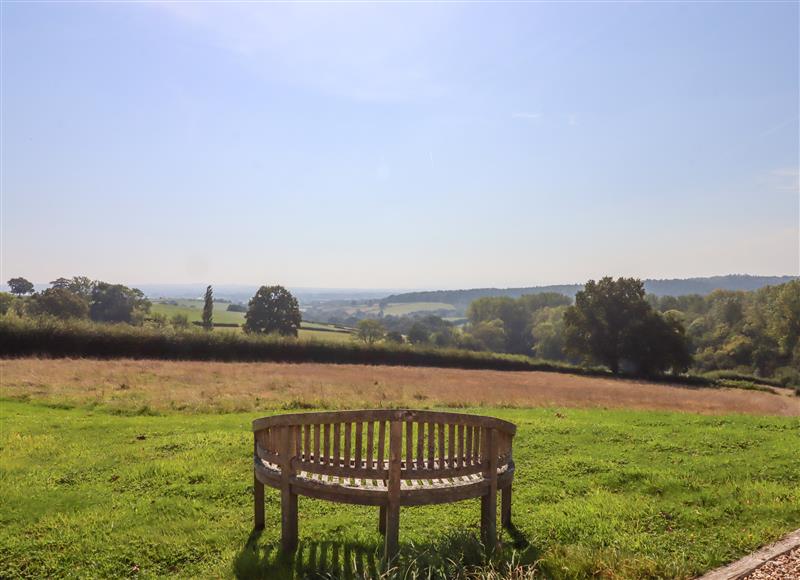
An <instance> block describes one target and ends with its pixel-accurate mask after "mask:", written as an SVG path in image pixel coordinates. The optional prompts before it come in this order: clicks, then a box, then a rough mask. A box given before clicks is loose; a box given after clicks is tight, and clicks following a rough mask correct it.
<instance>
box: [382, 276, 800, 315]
mask: <svg viewBox="0 0 800 580" xmlns="http://www.w3.org/2000/svg"><path fill="white" fill-rule="evenodd" d="M797 278H798V277H797V276H749V275H746V274H731V275H728V276H710V277H707V278H685V279H680V278H675V279H671V280H645V281H644V287H645V290H647V292H648V293H650V294H655V295H657V296H683V295H685V294H709V293H710V292H713V291H714V290H757V289H759V288H762V287H764V286H774V285H776V284H784V283H786V282H789V281H790V280H795V279H797ZM581 288H583V284H561V285H555V286H530V287H528V288H472V289H469V290H431V291H424V292H405V293H403V294H392V295H391V296H387V297H386V298H384V299H383V300H382V302H383V303H384V304H396V303H399V302H441V303H445V304H452V305H453V306H456V307H459V308H462V307H466V306H467V305H468V304H469V303H470V302H472V301H473V300H476V299H478V298H483V297H484V296H509V297H511V298H518V297H520V296H523V295H525V294H539V293H542V292H558V293H559V294H565V295H567V296H575V293H576V292H577V291H578V290H580V289H581Z"/></svg>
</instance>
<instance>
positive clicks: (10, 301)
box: [0, 276, 301, 336]
mask: <svg viewBox="0 0 800 580" xmlns="http://www.w3.org/2000/svg"><path fill="white" fill-rule="evenodd" d="M8 286H9V289H10V290H11V291H10V292H0V315H5V314H7V313H8V312H12V313H13V314H15V315H17V316H49V317H53V318H59V319H62V320H70V319H83V320H87V319H88V320H91V321H94V322H101V323H127V324H131V325H143V324H145V323H146V322H149V323H152V324H153V325H154V326H157V327H163V326H165V325H166V323H167V321H166V317H164V316H163V315H159V314H157V313H156V314H153V315H151V314H150V309H151V307H152V303H151V302H150V300H148V299H147V298H146V297H145V295H144V293H143V292H142V291H141V290H139V289H138V288H129V287H127V286H125V285H123V284H109V283H108V282H102V281H99V280H92V279H90V278H87V277H86V276H74V277H72V278H58V279H56V280H53V281H52V282H50V287H49V288H46V289H44V290H42V291H41V292H36V291H35V287H34V285H33V284H32V283H31V282H30V281H29V280H26V279H25V278H20V277H18V278H11V279H10V280H8ZM228 309H230V306H229V307H228ZM244 311H245V323H244V325H243V330H244V331H245V332H249V333H260V334H273V333H274V334H279V335H282V336H297V332H298V330H299V329H300V323H301V315H300V306H299V304H298V302H297V299H296V298H295V297H294V296H293V295H292V294H291V292H289V291H288V290H287V289H286V288H284V287H283V286H261V287H260V288H259V289H258V291H257V292H256V294H255V295H254V296H253V298H251V299H250V302H249V303H248V306H247V308H245V309H244ZM169 323H170V324H171V325H172V326H173V327H175V328H179V329H183V328H188V326H189V324H188V320H187V317H186V315H184V314H180V313H178V314H176V315H174V316H173V317H172V319H171V320H170V321H169ZM201 326H202V327H203V329H205V330H207V331H210V330H213V329H214V290H213V287H212V286H210V285H209V286H208V287H207V288H206V291H205V294H204V296H203V312H202V322H201Z"/></svg>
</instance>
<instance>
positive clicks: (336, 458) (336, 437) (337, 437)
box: [333, 423, 342, 467]
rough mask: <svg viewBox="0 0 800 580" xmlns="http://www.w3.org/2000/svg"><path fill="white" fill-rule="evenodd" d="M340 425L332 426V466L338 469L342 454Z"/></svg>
mask: <svg viewBox="0 0 800 580" xmlns="http://www.w3.org/2000/svg"><path fill="white" fill-rule="evenodd" d="M341 431H342V425H341V423H334V424H333V464H334V465H336V466H337V467H339V465H341V460H342V453H341V451H342V450H341V443H342V433H341Z"/></svg>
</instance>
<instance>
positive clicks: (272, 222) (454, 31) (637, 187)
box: [0, 3, 800, 290]
mask: <svg viewBox="0 0 800 580" xmlns="http://www.w3.org/2000/svg"><path fill="white" fill-rule="evenodd" d="M0 14H1V15H2V31H1V32H2V157H1V159H0V162H1V163H2V183H0V186H1V188H2V208H1V209H2V228H1V229H2V260H1V261H2V264H1V265H0V269H1V270H2V279H3V281H5V280H6V279H8V278H10V277H12V276H24V277H26V278H28V279H30V280H33V281H36V282H38V283H44V282H47V281H50V280H52V279H54V278H56V277H58V276H72V275H87V276H90V277H92V278H97V279H104V280H108V281H112V282H122V283H129V284H148V285H156V284H169V283H175V284H196V283H212V284H213V283H215V282H214V281H215V280H225V281H226V282H225V283H226V284H231V285H233V284H239V285H258V284H261V283H280V284H283V285H285V286H287V287H294V288H325V289H333V288H344V289H353V290H355V289H364V290H375V289H398V290H399V289H405V290H411V289H459V288H480V287H523V286H534V285H536V286H538V285H550V284H569V283H583V282H585V281H586V280H588V279H590V278H595V279H596V278H598V277H601V276H604V275H612V276H615V277H616V276H635V277H640V278H662V279H663V278H691V277H697V276H708V275H725V274H729V273H734V272H745V273H748V274H752V275H769V276H772V275H798V274H800V186H799V185H798V175H800V173H799V171H798V167H799V166H800V160H799V157H800V145H799V144H798V142H799V141H800V118H799V117H798V92H800V81H799V80H798V68H799V67H800V56H798V53H799V52H800V33H798V16H800V6H798V4H797V3H735V4H734V3H729V4H722V3H703V4H691V3H658V4H651V3H639V4H636V3H614V4H611V3H604V4H552V3H543V4H540V3H536V4H512V5H509V4H504V5H497V4H491V3H487V4H391V5H380V4H288V5H287V4H202V3H168V4H150V3H147V4H136V3H125V4H114V3H13V4H9V3H3V4H2V5H0ZM476 39H479V40H480V41H479V42H478V41H476ZM220 284H222V283H220Z"/></svg>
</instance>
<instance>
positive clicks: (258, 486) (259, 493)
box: [253, 475, 264, 530]
mask: <svg viewBox="0 0 800 580" xmlns="http://www.w3.org/2000/svg"><path fill="white" fill-rule="evenodd" d="M253 513H254V514H255V517H254V522H253V527H254V528H255V529H257V530H263V529H264V484H263V483H261V482H260V481H258V478H257V477H256V476H255V475H253Z"/></svg>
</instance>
